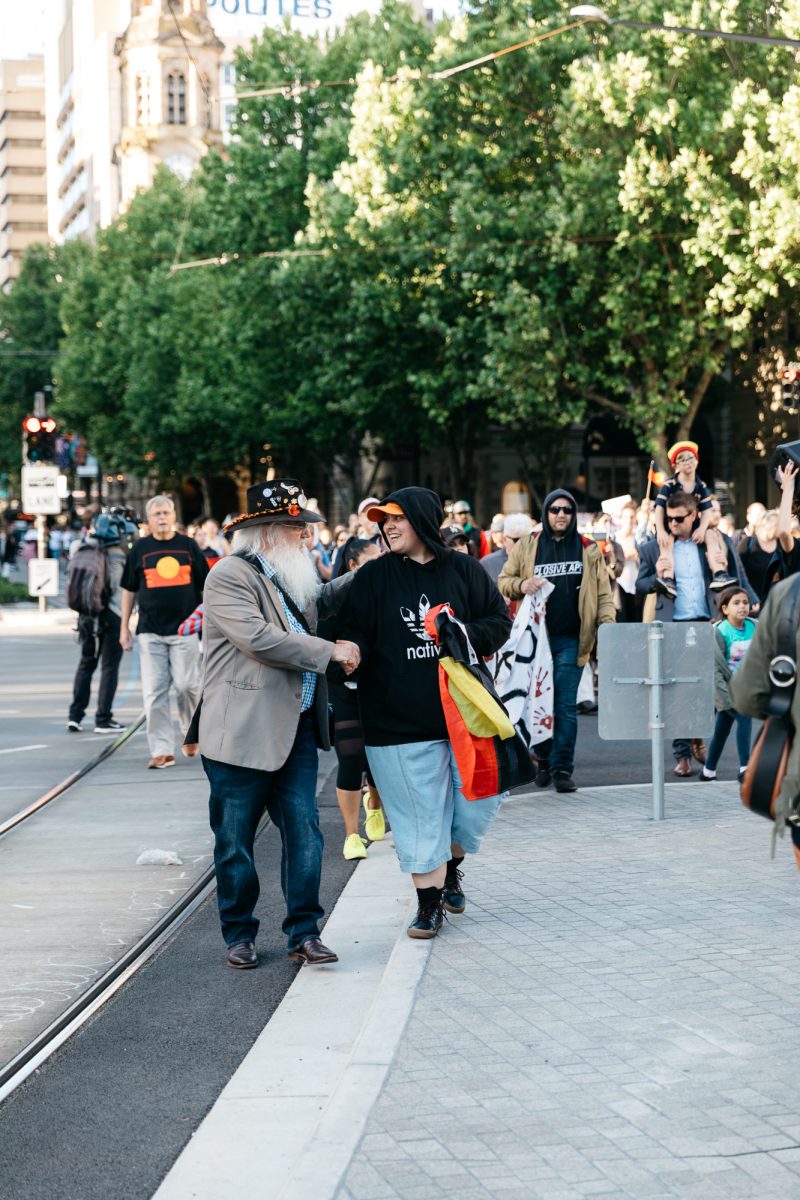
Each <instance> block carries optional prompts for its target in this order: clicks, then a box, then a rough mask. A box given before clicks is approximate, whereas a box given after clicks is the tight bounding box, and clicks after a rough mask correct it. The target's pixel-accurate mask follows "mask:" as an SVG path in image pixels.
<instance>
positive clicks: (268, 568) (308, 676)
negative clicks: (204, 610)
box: [256, 553, 317, 712]
mask: <svg viewBox="0 0 800 1200" xmlns="http://www.w3.org/2000/svg"><path fill="white" fill-rule="evenodd" d="M256 558H257V559H258V562H259V565H260V567H261V570H262V571H263V572H264V574H265V575H266V577H267V579H271V580H272V582H273V583H274V584H275V590H276V591H277V593H278V596H279V598H280V602H281V608H282V609H283V614H284V616H285V617H286V624H287V625H288V626H289V628H290V629H291V631H292V633H306V632H307V630H305V629H304V628H303V626H302V625H301V624H300V622H299V621H298V619H297V617H296V616H295V615H294V613H293V612H292V610H291V609H290V608H289V605H288V604H287V603H286V599H285V597H284V595H283V584H280V583H277V582H276V579H275V576H276V575H277V571H276V570H275V568H274V567H273V566H272V564H271V563H268V562H267V560H266V559H265V558H264V556H263V555H262V554H258V553H256ZM299 607H300V606H299V605H298V608H299ZM316 690H317V676H316V674H315V673H314V671H303V697H302V700H301V702H300V712H306V711H307V710H308V709H309V708H311V705H312V704H313V703H314V693H315V692H316Z"/></svg>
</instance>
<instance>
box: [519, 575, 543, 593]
mask: <svg viewBox="0 0 800 1200" xmlns="http://www.w3.org/2000/svg"><path fill="white" fill-rule="evenodd" d="M543 583H544V579H542V578H541V577H540V576H538V575H531V577H530V579H523V581H522V583H521V584H520V585H519V590H520V591H521V592H522V594H523V595H524V596H534V595H535V594H536V592H538V590H539V588H540V587H541V586H542V585H543Z"/></svg>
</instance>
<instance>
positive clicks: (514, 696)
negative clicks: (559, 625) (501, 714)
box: [490, 581, 553, 746]
mask: <svg viewBox="0 0 800 1200" xmlns="http://www.w3.org/2000/svg"><path fill="white" fill-rule="evenodd" d="M552 591H553V585H552V583H550V582H548V581H545V582H544V583H543V584H542V586H541V587H540V588H539V590H538V591H537V592H536V593H535V595H533V596H526V597H525V598H524V600H522V602H521V603H520V606H519V608H518V609H517V615H516V617H515V618H514V624H513V626H512V628H511V636H510V638H509V639H508V641H507V642H506V644H505V646H503V647H502V649H501V650H498V652H497V654H496V655H495V659H494V663H493V664H491V665H490V669H491V670H492V674H493V678H494V685H495V688H496V689H497V694H498V696H499V697H500V699H501V700H502V702H503V705H504V707H505V710H506V712H507V713H508V715H509V717H510V718H511V721H512V722H513V724H514V725H515V727H516V728H517V729H518V730H519V732H520V733H521V734H522V736H523V738H524V739H525V741H526V742H527V743H528V745H529V746H537V745H538V744H539V742H543V741H545V740H546V739H547V738H549V737H552V736H553V656H552V654H551V653H550V642H549V641H548V638H547V629H546V628H545V623H544V613H545V606H546V604H547V597H548V596H549V595H550V593H551V592H552Z"/></svg>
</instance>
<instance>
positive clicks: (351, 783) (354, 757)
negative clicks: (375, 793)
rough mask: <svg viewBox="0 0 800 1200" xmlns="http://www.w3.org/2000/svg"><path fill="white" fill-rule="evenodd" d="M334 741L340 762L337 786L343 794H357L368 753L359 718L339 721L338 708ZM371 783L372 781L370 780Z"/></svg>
mask: <svg viewBox="0 0 800 1200" xmlns="http://www.w3.org/2000/svg"><path fill="white" fill-rule="evenodd" d="M333 739H334V743H333V744H334V749H335V750H336V757H337V758H338V760H339V770H338V772H337V774H336V786H337V788H340V789H341V790H342V791H343V792H357V791H359V790H360V788H361V783H362V780H363V778H364V774H365V772H366V775H367V778H368V779H369V767H368V766H367V752H366V750H365V749H364V733H363V730H362V729H361V722H360V721H359V719H358V717H356V718H355V720H353V719H352V718H347V719H345V720H343V721H340V720H338V719H337V712H336V708H335V707H334V710H333ZM370 782H371V780H370Z"/></svg>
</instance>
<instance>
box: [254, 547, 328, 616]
mask: <svg viewBox="0 0 800 1200" xmlns="http://www.w3.org/2000/svg"><path fill="white" fill-rule="evenodd" d="M262 554H263V555H264V558H265V559H266V560H267V562H268V563H269V564H270V566H272V567H274V568H275V570H276V572H277V576H278V578H277V582H278V583H279V584H282V585H283V587H284V588H285V589H286V591H287V592H288V593H289V595H290V596H291V597H292V599H293V600H294V602H295V604H296V605H297V607H298V608H299V609H300V611H301V612H303V611H305V609H306V608H308V606H309V605H310V604H315V603H316V602H317V600H318V599H319V594H320V592H321V591H322V580H321V579H320V577H319V575H318V574H317V568H316V567H315V566H314V563H313V562H312V561H311V559H310V557H309V555H308V554H307V552H306V551H305V550H303V549H298V548H296V547H294V546H287V545H280V544H279V543H278V542H277V540H276V541H274V542H273V543H272V545H270V546H269V547H268V548H266V549H264V550H262Z"/></svg>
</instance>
